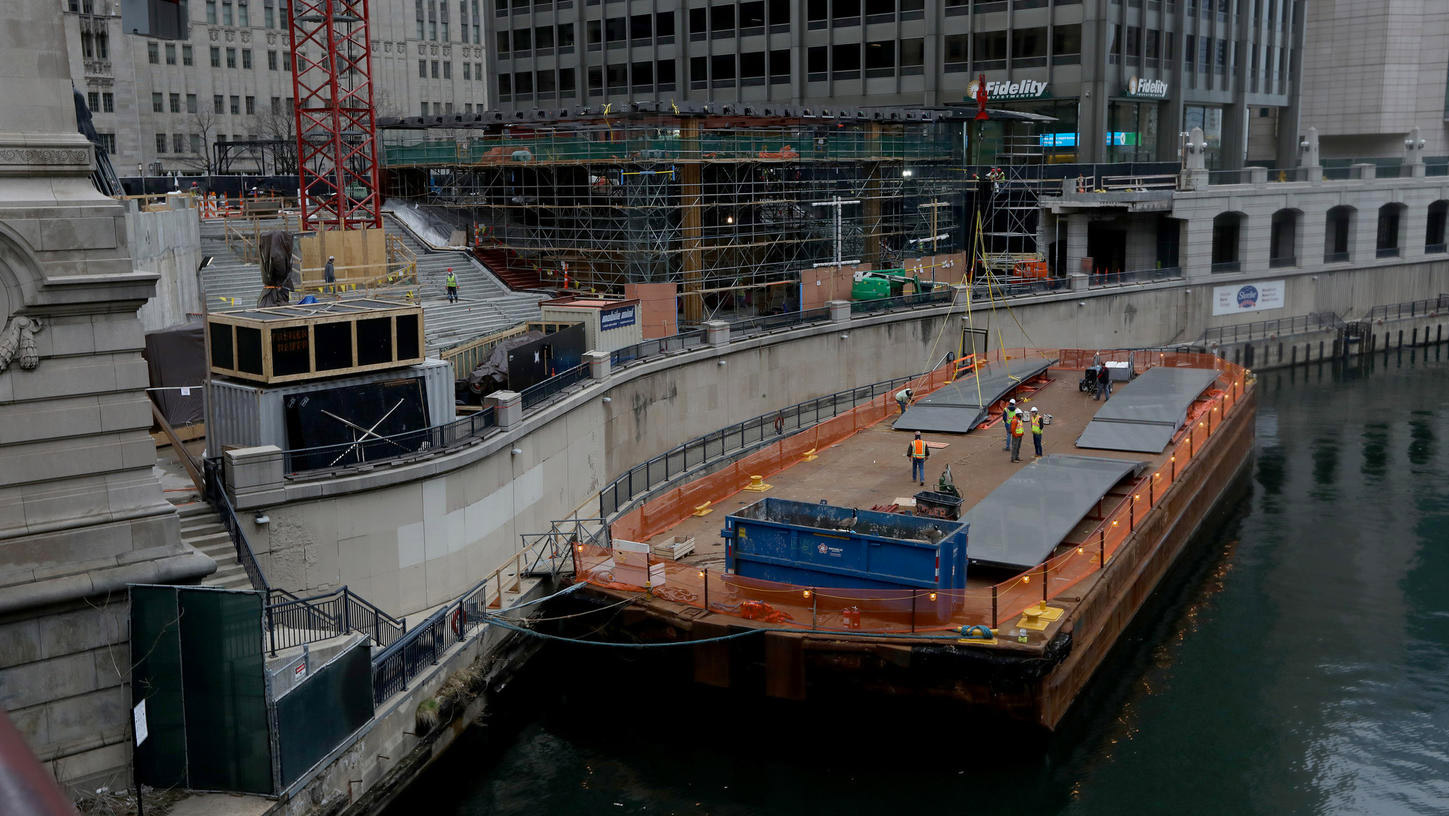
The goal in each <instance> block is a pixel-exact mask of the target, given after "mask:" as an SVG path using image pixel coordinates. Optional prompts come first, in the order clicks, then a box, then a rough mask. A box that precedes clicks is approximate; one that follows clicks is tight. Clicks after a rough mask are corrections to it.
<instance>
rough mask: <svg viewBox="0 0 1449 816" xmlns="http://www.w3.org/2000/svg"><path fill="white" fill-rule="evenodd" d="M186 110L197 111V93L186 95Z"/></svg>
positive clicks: (188, 111)
mask: <svg viewBox="0 0 1449 816" xmlns="http://www.w3.org/2000/svg"><path fill="white" fill-rule="evenodd" d="M186 112H187V113H196V94H187V95H186Z"/></svg>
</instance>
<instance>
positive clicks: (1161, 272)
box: [1087, 266, 1182, 289]
mask: <svg viewBox="0 0 1449 816" xmlns="http://www.w3.org/2000/svg"><path fill="white" fill-rule="evenodd" d="M1181 277H1182V268H1181V267H1177V266H1165V267H1161V268H1158V269H1138V270H1135V271H1130V272H1096V273H1093V274H1092V275H1090V276H1088V279H1087V288H1089V289H1101V288H1103V287H1106V286H1132V285H1134V284H1141V283H1156V282H1158V281H1165V280H1173V279H1177V278H1181Z"/></svg>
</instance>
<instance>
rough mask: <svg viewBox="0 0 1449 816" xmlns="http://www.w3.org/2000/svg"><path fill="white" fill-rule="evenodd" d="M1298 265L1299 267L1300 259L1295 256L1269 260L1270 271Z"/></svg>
mask: <svg viewBox="0 0 1449 816" xmlns="http://www.w3.org/2000/svg"><path fill="white" fill-rule="evenodd" d="M1297 265H1298V258H1297V257H1296V256H1293V255H1286V256H1284V257H1282V258H1269V259H1268V268H1269V269H1282V268H1283V267H1286V266H1297Z"/></svg>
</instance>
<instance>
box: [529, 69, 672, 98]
mask: <svg viewBox="0 0 1449 816" xmlns="http://www.w3.org/2000/svg"><path fill="white" fill-rule="evenodd" d="M669 64H670V65H673V64H674V63H672V62H671V63H669ZM558 92H559V93H560V94H571V93H573V92H574V69H572V68H560V69H559V72H558Z"/></svg>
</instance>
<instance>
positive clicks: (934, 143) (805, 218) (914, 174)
mask: <svg viewBox="0 0 1449 816" xmlns="http://www.w3.org/2000/svg"><path fill="white" fill-rule="evenodd" d="M473 118H481V117H437V118H435V119H434V121H426V122H424V121H418V120H414V121H412V122H410V123H408V124H409V125H410V127H396V126H394V127H391V128H388V129H386V130H384V137H383V143H384V147H383V151H384V164H385V166H386V168H387V170H388V173H389V184H390V187H391V194H392V195H393V196H395V197H404V198H409V199H412V200H414V201H416V202H419V203H424V204H430V205H440V206H444V207H447V208H452V209H455V210H457V211H459V213H458V215H459V218H458V220H459V221H460V222H466V223H467V224H469V225H470V226H471V227H473V237H474V241H475V242H476V244H477V246H478V249H479V254H480V255H482V254H484V253H485V252H487V253H491V254H492V255H493V257H494V259H495V260H493V261H491V263H492V264H495V265H496V264H499V263H502V264H507V265H510V266H514V265H525V266H527V267H531V268H532V269H533V270H534V271H536V273H537V277H538V280H539V282H540V284H541V285H543V286H547V287H549V288H560V289H571V290H576V291H582V292H620V291H621V290H622V287H623V286H624V285H626V284H630V283H675V284H678V285H679V287H680V292H681V301H682V303H681V306H682V311H683V316H684V319H685V320H686V321H699V320H702V319H706V318H708V317H709V316H710V315H712V314H716V313H719V312H726V311H727V312H739V311H753V312H767V311H780V310H790V309H793V308H798V306H799V300H800V292H799V286H798V284H799V282H800V279H801V278H800V272H801V270H804V269H808V268H810V267H814V266H835V265H844V266H851V265H855V264H868V265H870V266H872V267H874V268H876V269H891V268H899V267H900V266H901V264H902V262H903V260H905V259H907V258H913V257H919V256H923V255H927V254H935V253H938V252H939V253H949V252H959V251H961V249H962V248H963V247H964V246H966V243H967V236H966V235H965V234H964V233H963V225H964V224H966V223H968V216H972V210H970V209H969V208H970V207H971V206H972V203H971V199H972V196H973V187H974V185H973V184H972V183H971V182H970V179H971V176H972V171H971V169H969V168H967V167H966V161H965V158H966V152H965V151H966V139H965V138H964V135H965V128H966V127H967V125H968V117H967V116H966V115H965V114H964V113H961V112H956V111H912V112H911V114H910V116H909V117H907V116H906V115H904V114H902V113H900V112H896V113H895V114H891V113H885V114H884V115H883V114H882V113H879V112H872V114H871V115H869V116H867V115H865V114H858V115H855V116H849V117H845V116H838V115H837V116H834V117H831V116H819V115H817V116H805V115H792V116H778V115H777V116H748V115H746V116H741V115H717V114H710V113H708V112H704V113H674V112H646V111H629V112H625V113H621V114H613V115H608V114H604V113H597V114H595V115H591V116H578V115H575V116H573V117H568V118H554V119H542V118H535V119H533V120H530V121H527V122H517V123H495V124H488V125H481V126H478V125H475V126H473V129H460V128H458V122H445V121H442V120H448V119H458V120H461V119H473ZM450 125H451V126H452V127H451V128H450V127H449V126H450ZM418 127H423V128H427V129H426V130H418V129H415V128H418ZM465 127H466V126H465ZM440 128H442V129H446V132H444V133H442V138H440V131H439V129H440ZM997 152H999V151H993V152H992V154H991V157H992V158H993V159H994V158H996V154H997ZM1037 153H1038V156H1039V155H1040V151H1039V150H1038V151H1037ZM1004 158H1005V157H1004ZM1012 158H1013V159H1014V157H1012ZM1038 175H1039V174H1038ZM1013 200H1014V199H1013ZM1033 206H1034V201H1033ZM973 217H974V216H973ZM993 223H994V222H993ZM1003 224H1005V225H1006V226H1005V227H1004V229H1005V231H1007V232H1009V233H1010V234H1011V235H1013V236H1017V235H1022V234H1025V226H1026V225H1027V222H1026V220H1025V215H1024V213H1023V214H1022V216H1021V217H1017V218H1015V220H1012V219H1011V218H1010V217H1008V218H1007V220H1006V221H1004V222H1003ZM1006 246H1007V248H1008V249H1009V248H1011V247H1013V246H1014V245H1013V244H1011V243H1010V242H1008V243H1007V244H1006ZM499 255H504V256H506V258H501V259H500V258H499V257H498V256H499Z"/></svg>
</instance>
